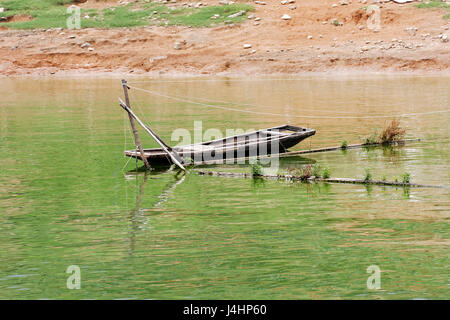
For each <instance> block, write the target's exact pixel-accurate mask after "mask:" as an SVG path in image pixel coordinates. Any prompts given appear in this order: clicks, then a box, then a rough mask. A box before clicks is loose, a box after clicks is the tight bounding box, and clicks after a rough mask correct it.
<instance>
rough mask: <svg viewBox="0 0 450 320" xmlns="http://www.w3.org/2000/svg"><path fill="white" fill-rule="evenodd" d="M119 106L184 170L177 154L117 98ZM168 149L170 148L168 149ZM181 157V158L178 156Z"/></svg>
mask: <svg viewBox="0 0 450 320" xmlns="http://www.w3.org/2000/svg"><path fill="white" fill-rule="evenodd" d="M119 103H120V106H121V107H122V108H123V109H125V110H126V111H127V112H128V115H129V116H130V117H132V118H134V119H135V120H136V121H137V122H138V123H139V124H140V125H141V127H142V128H144V130H145V131H147V133H148V134H149V135H150V136H152V138H153V139H155V141H156V142H157V143H158V144H159V145H160V146H161V148H162V149H163V150H164V152H165V153H167V155H168V156H169V157H170V159H172V161H173V163H175V164H176V165H177V166H178V167H179V168H180V169H181V170H183V171H186V168H185V167H183V165H182V164H181V162H180V161H179V160H178V159H177V157H178V156H177V154H176V153H174V152H173V150H172V149H171V148H170V147H169V148H168V147H167V145H166V144H165V143H164V142H163V141H162V140H161V139H160V138H159V137H158V136H157V135H156V134H155V133H154V132H153V131H152V130H150V129H149V128H148V127H147V126H146V125H145V124H144V123H143V122H142V121H141V120H140V119H139V118H138V117H137V116H136V115H135V114H134V112H133V111H132V110H131V109H130V108H129V107H128V105H127V104H126V103H125V102H123V101H122V99H120V98H119ZM169 149H170V150H169ZM179 159H181V158H179Z"/></svg>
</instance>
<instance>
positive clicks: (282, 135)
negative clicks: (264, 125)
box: [125, 125, 316, 163]
mask: <svg viewBox="0 0 450 320" xmlns="http://www.w3.org/2000/svg"><path fill="white" fill-rule="evenodd" d="M315 133H316V131H315V130H314V129H309V128H303V127H295V126H291V125H283V126H278V127H273V128H268V129H263V130H258V131H253V132H249V133H246V134H242V135H236V136H230V137H226V138H223V139H217V140H212V141H207V142H203V143H197V144H191V145H186V146H177V147H172V148H171V149H172V150H173V151H175V152H176V153H177V154H178V155H179V156H180V157H181V158H183V159H184V160H186V159H191V160H193V161H194V163H201V162H210V161H217V162H225V161H226V162H229V161H230V160H233V159H238V158H244V157H251V156H262V155H268V154H276V153H283V152H286V151H287V149H288V148H291V147H293V146H295V145H296V144H298V143H300V142H301V141H302V140H304V139H306V138H308V137H310V136H312V135H314V134H315ZM144 154H145V157H146V158H147V160H148V162H150V163H167V162H170V159H169V157H168V156H167V152H166V151H165V150H163V149H162V148H154V149H144ZM125 155H126V156H128V157H133V158H137V159H141V154H140V152H139V150H127V151H125Z"/></svg>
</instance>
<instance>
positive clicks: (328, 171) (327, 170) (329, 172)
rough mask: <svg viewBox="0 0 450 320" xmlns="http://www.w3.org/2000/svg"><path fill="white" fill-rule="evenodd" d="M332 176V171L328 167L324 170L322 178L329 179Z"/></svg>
mask: <svg viewBox="0 0 450 320" xmlns="http://www.w3.org/2000/svg"><path fill="white" fill-rule="evenodd" d="M330 176H331V171H330V169H329V168H328V167H325V168H323V171H322V178H324V179H328V178H329V177H330Z"/></svg>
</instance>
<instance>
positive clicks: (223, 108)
mask: <svg viewBox="0 0 450 320" xmlns="http://www.w3.org/2000/svg"><path fill="white" fill-rule="evenodd" d="M129 87H130V88H132V89H135V90H138V91H142V92H146V93H149V94H153V95H155V96H159V97H163V98H167V99H171V100H177V101H181V102H185V103H189V104H195V105H199V106H204V107H208V108H214V109H221V110H228V111H237V112H242V113H250V114H259V115H266V116H281V117H293V118H310V119H374V118H395V117H412V116H418V115H426V114H436V113H445V112H449V111H450V109H445V110H437V111H428V112H421V113H403V114H398V115H372V116H337V117H332V116H300V115H291V114H281V113H273V112H260V111H251V110H243V109H234V108H228V107H224V106H216V105H212V104H207V103H202V102H198V101H192V100H188V99H183V98H180V97H174V96H169V95H165V94H162V93H159V92H156V91H152V90H148V89H142V88H138V87H134V86H129Z"/></svg>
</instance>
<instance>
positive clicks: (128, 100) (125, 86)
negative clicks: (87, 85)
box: [122, 79, 151, 170]
mask: <svg viewBox="0 0 450 320" xmlns="http://www.w3.org/2000/svg"><path fill="white" fill-rule="evenodd" d="M122 87H123V93H124V96H125V102H126V104H127V106H128V107H129V108H131V107H130V99H129V98H128V89H129V88H128V85H127V80H125V79H122ZM128 118H129V119H130V124H131V129H132V130H133V135H134V141H135V143H136V146H137V147H138V149H139V152H140V153H141V160H142V161H143V162H144V165H145V168H146V169H147V170H151V167H150V164H149V163H148V161H147V157H146V156H145V153H144V149H143V148H142V144H141V140H140V139H139V135H138V132H137V130H136V126H135V124H134V119H133V117H132V116H131V114H130V113H128Z"/></svg>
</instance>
